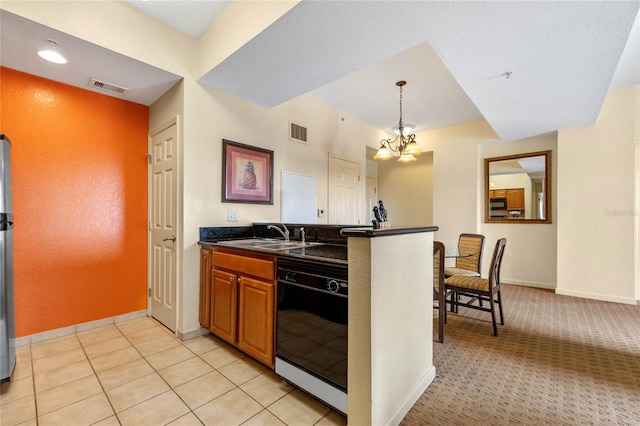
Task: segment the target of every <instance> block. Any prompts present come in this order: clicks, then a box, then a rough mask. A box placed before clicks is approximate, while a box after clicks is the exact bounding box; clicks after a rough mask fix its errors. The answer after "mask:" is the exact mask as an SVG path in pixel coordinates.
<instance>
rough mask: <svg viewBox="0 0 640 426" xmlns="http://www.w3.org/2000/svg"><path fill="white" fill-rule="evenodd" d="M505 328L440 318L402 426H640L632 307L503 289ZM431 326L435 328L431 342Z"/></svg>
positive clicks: (466, 318) (480, 318)
mask: <svg viewBox="0 0 640 426" xmlns="http://www.w3.org/2000/svg"><path fill="white" fill-rule="evenodd" d="M502 296H503V304H504V309H505V323H506V325H504V326H500V325H499V326H498V327H499V330H498V331H499V336H498V337H494V336H493V331H492V326H491V316H490V314H489V313H485V312H479V311H473V310H470V309H465V308H461V309H460V313H459V314H458V315H454V314H449V315H448V317H447V324H446V325H445V340H444V343H443V344H441V343H438V342H436V341H434V364H435V367H436V371H437V376H436V379H435V380H434V381H433V383H432V384H431V385H430V386H429V388H428V389H427V390H426V392H425V393H424V394H423V395H422V396H421V397H420V399H419V400H418V402H417V403H416V404H415V405H414V407H413V408H412V409H411V411H410V412H409V413H408V414H407V416H406V417H405V419H404V420H403V422H402V425H405V426H409V425H429V424H434V425H468V424H475V425H507V424H508V425H618V424H619V425H640V307H638V306H631V305H622V304H617V303H610V302H600V301H594V300H588V299H581V298H575V297H568V296H560V295H556V294H554V293H553V292H552V291H549V290H541V289H535V288H528V287H522V286H513V285H503V289H502ZM436 335H437V320H434V336H436Z"/></svg>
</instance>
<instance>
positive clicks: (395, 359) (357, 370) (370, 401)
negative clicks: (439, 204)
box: [341, 226, 438, 425]
mask: <svg viewBox="0 0 640 426" xmlns="http://www.w3.org/2000/svg"><path fill="white" fill-rule="evenodd" d="M437 230H438V227H436V226H431V227H413V228H385V229H373V228H350V229H343V230H342V231H341V234H342V235H343V236H347V237H348V240H347V246H348V258H349V266H348V268H349V344H348V365H349V370H348V389H349V391H348V394H349V395H348V422H349V424H354V425H361V424H362V425H364V424H372V425H383V424H384V425H397V424H400V422H401V421H402V419H403V418H404V416H405V415H406V414H407V412H409V410H410V409H411V407H412V406H413V405H414V404H415V402H416V401H417V400H418V398H420V396H421V395H422V394H423V393H424V391H425V390H426V389H427V387H428V386H429V385H430V384H431V382H432V381H433V379H434V378H435V375H436V370H435V367H434V365H433V313H432V305H433V233H434V232H435V231H437Z"/></svg>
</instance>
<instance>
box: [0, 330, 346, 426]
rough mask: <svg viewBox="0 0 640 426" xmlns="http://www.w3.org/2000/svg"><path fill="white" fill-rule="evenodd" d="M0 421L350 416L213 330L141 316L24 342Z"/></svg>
mask: <svg viewBox="0 0 640 426" xmlns="http://www.w3.org/2000/svg"><path fill="white" fill-rule="evenodd" d="M16 355H17V363H16V370H15V372H14V375H13V379H12V381H11V382H7V383H3V384H2V387H1V388H0V425H2V426H10V425H21V426H26V425H74V426H81V425H98V426H112V425H135V426H146V425H149V426H157V425H167V424H170V425H174V426H181V425H216V426H218V425H224V426H231V425H290V426H293V425H295V426H299V425H300V426H302V425H329V426H330V425H345V424H346V419H345V418H344V417H343V416H341V415H339V414H338V413H336V412H335V411H332V410H331V409H330V408H329V407H327V406H325V405H324V404H322V403H320V402H318V401H316V400H315V399H313V398H311V397H309V396H308V395H306V394H304V393H303V392H301V391H299V390H297V389H294V388H292V387H291V386H289V385H288V384H287V383H286V382H285V381H284V380H282V379H281V378H280V377H278V376H277V375H275V374H274V373H273V371H271V370H270V369H268V368H267V367H265V366H264V365H262V364H260V363H258V362H256V361H254V360H253V359H251V358H249V357H247V356H245V355H244V354H243V353H242V352H240V351H238V350H236V349H234V348H233V347H231V346H229V345H227V344H226V343H224V342H223V341H221V340H219V339H217V338H216V337H214V336H212V335H207V336H202V337H198V338H196V339H193V340H189V341H187V342H182V341H180V340H178V339H176V338H175V337H174V336H173V335H172V334H171V333H170V332H169V330H167V329H166V328H164V327H163V326H162V325H160V324H159V323H157V322H156V321H155V320H153V319H151V318H140V319H136V320H132V321H127V322H123V323H119V324H115V325H109V326H106V327H101V328H96V329H93V330H88V331H83V332H80V333H77V334H74V335H70V336H65V337H59V338H56V339H51V340H47V341H44V342H39V343H34V344H32V345H30V346H24V347H21V348H18V350H17V354H16Z"/></svg>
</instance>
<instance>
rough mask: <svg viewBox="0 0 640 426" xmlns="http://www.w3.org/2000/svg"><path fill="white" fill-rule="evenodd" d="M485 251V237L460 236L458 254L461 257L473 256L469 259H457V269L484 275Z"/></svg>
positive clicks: (477, 235)
mask: <svg viewBox="0 0 640 426" xmlns="http://www.w3.org/2000/svg"><path fill="white" fill-rule="evenodd" d="M483 249H484V235H479V234H460V238H459V239H458V253H459V254H461V255H465V254H471V256H468V257H458V258H456V268H461V269H467V270H469V271H475V272H477V273H478V274H480V276H482V273H481V271H480V269H481V268H482V252H483Z"/></svg>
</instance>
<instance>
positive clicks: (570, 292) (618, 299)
mask: <svg viewBox="0 0 640 426" xmlns="http://www.w3.org/2000/svg"><path fill="white" fill-rule="evenodd" d="M556 294H560V295H563V296H572V297H582V298H583V299H593V300H601V301H603V302H614V303H623V304H625V305H637V304H638V301H637V300H636V299H632V298H628V297H616V296H608V295H606V294H599V293H589V292H586V291H574V290H566V289H563V288H557V289H556Z"/></svg>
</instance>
